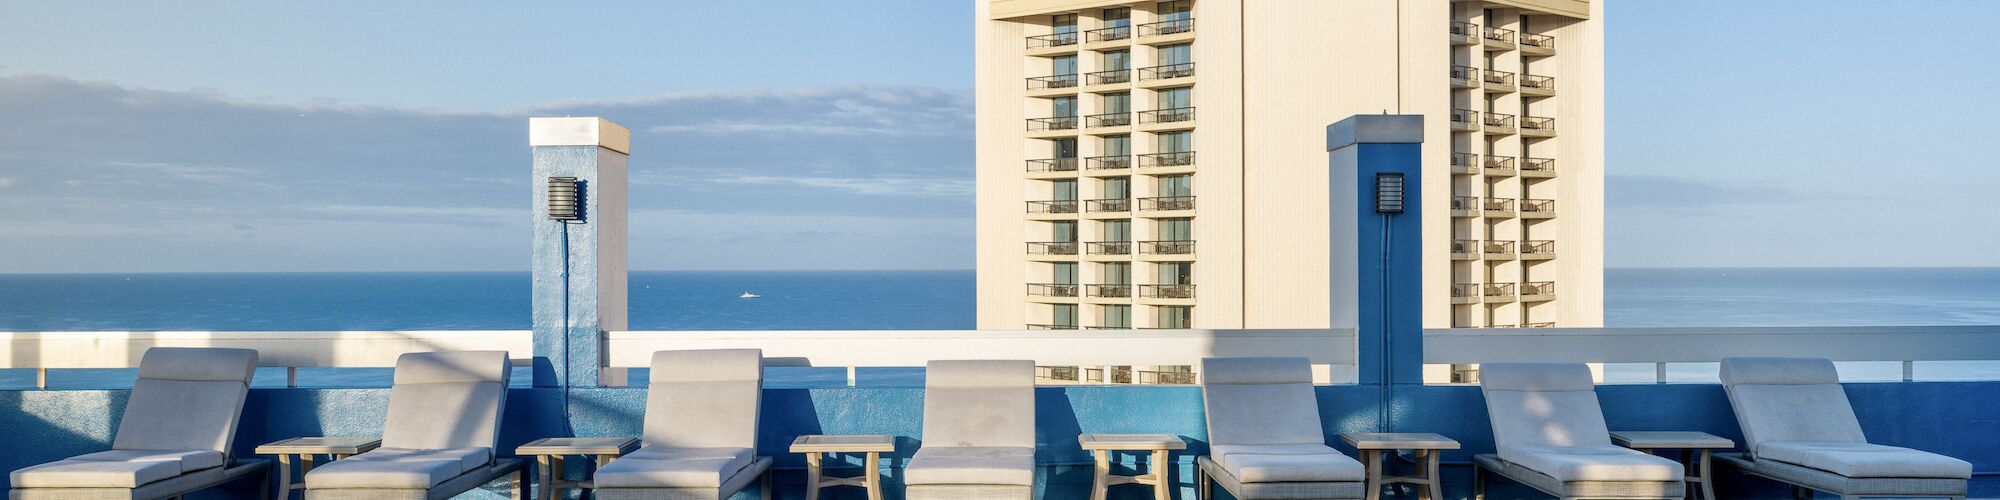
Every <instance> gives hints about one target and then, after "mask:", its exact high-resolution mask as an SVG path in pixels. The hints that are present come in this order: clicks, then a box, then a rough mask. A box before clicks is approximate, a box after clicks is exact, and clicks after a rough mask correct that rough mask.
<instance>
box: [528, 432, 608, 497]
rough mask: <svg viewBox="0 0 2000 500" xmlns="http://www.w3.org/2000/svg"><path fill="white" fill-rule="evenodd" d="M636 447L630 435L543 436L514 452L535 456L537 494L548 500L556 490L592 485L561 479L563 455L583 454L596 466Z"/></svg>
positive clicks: (586, 482)
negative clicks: (603, 436)
mask: <svg viewBox="0 0 2000 500" xmlns="http://www.w3.org/2000/svg"><path fill="white" fill-rule="evenodd" d="M637 449H639V440H637V439H633V438H542V439H537V440H534V441H529V442H528V444H524V445H521V447H519V448H515V449H514V454H515V455H518V456H523V457H526V456H533V457H535V477H536V478H538V479H539V480H540V482H541V483H542V484H541V492H540V493H537V494H536V495H537V496H538V497H539V498H541V499H542V500H549V499H551V498H554V497H555V493H556V490H559V489H579V488H591V487H594V485H593V484H591V482H590V481H588V480H584V481H569V480H564V479H563V457H567V456H570V455H582V456H584V457H587V458H590V459H592V460H593V461H594V462H595V463H596V465H597V466H598V467H603V466H604V464H608V463H611V461H612V460H616V459H617V458H618V457H621V456H624V455H625V454H627V453H631V452H632V450H637Z"/></svg>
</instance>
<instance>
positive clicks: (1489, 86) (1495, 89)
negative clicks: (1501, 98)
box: [1479, 69, 1514, 94]
mask: <svg viewBox="0 0 2000 500" xmlns="http://www.w3.org/2000/svg"><path fill="white" fill-rule="evenodd" d="M1479 83H1480V86H1482V87H1485V88H1486V92H1487V93H1491V94H1502V93H1507V92H1513V91H1514V73H1513V72H1511V71H1500V70H1492V69H1489V70H1484V71H1480V72H1479Z"/></svg>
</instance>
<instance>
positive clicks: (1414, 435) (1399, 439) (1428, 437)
mask: <svg viewBox="0 0 2000 500" xmlns="http://www.w3.org/2000/svg"><path fill="white" fill-rule="evenodd" d="M1340 440H1341V441H1345V442H1346V443H1347V444H1348V445H1350V446H1353V447H1354V448H1355V449H1359V450H1456V449H1458V446H1459V445H1458V440H1455V439H1452V438H1448V437H1444V435H1442V434H1433V433H1429V432H1343V433H1340Z"/></svg>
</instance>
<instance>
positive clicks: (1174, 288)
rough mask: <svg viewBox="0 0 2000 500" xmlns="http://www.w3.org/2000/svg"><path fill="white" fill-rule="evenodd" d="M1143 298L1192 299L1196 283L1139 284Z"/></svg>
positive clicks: (1140, 294) (1140, 296) (1140, 295)
mask: <svg viewBox="0 0 2000 500" xmlns="http://www.w3.org/2000/svg"><path fill="white" fill-rule="evenodd" d="M1139 298H1142V299H1192V298H1194V285H1139Z"/></svg>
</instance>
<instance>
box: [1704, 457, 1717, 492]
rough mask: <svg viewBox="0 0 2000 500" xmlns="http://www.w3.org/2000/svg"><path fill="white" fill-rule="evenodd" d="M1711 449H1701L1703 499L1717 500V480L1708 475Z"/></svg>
mask: <svg viewBox="0 0 2000 500" xmlns="http://www.w3.org/2000/svg"><path fill="white" fill-rule="evenodd" d="M1708 455H1709V450H1701V500H1715V482H1714V481H1713V480H1711V479H1709V477H1710V476H1709V475H1708V472H1709V470H1708V458H1709V457H1708Z"/></svg>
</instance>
